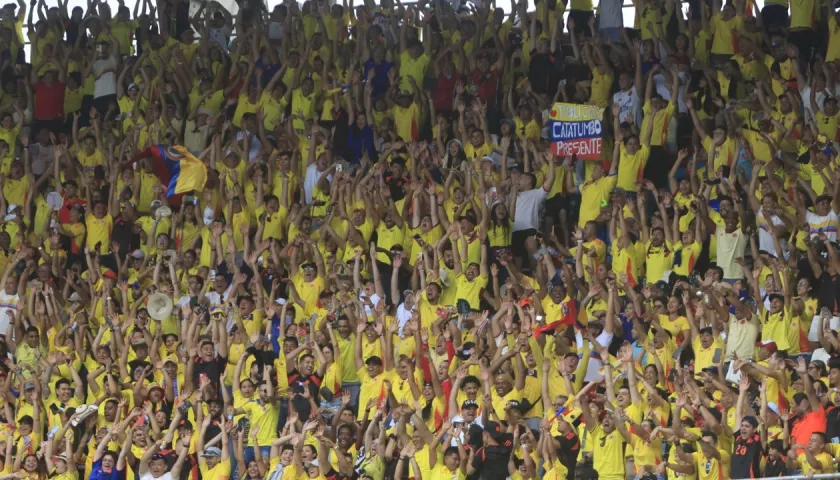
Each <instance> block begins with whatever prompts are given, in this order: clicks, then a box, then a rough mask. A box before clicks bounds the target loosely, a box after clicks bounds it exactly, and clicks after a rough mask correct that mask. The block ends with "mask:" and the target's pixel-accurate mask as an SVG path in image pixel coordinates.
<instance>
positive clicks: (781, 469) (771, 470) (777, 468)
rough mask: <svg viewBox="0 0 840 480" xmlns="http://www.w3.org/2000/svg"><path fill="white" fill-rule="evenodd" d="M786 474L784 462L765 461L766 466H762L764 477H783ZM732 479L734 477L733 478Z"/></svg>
mask: <svg viewBox="0 0 840 480" xmlns="http://www.w3.org/2000/svg"><path fill="white" fill-rule="evenodd" d="M787 474H788V469H787V465H785V462H784V460H781V459H779V460H772V459H770V458H768V459H767V464H766V465H764V476H765V477H785V476H787ZM733 478H734V477H733Z"/></svg>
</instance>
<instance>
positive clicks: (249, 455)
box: [242, 445, 271, 472]
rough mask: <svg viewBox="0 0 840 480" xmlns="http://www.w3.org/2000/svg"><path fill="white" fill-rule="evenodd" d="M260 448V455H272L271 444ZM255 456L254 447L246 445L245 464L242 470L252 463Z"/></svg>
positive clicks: (265, 456) (266, 456)
mask: <svg viewBox="0 0 840 480" xmlns="http://www.w3.org/2000/svg"><path fill="white" fill-rule="evenodd" d="M259 448H260V455H261V456H262V458H269V457H270V456H271V445H269V446H267V447H259ZM254 458H255V457H254V447H245V452H244V458H243V460H245V465H243V466H242V471H243V472H244V471H245V469H246V468H248V464H249V463H251V460H253V459H254Z"/></svg>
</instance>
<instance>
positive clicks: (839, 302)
mask: <svg viewBox="0 0 840 480" xmlns="http://www.w3.org/2000/svg"><path fill="white" fill-rule="evenodd" d="M819 282H820V284H819V288H818V289H817V299H818V300H819V307H820V309H822V308H823V307H827V308H828V310H829V311H830V312H831V313H834V314H836V313H838V311H840V275H829V273H828V272H826V271H823V272H822V275H820V279H819Z"/></svg>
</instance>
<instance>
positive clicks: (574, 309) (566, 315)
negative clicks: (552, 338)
mask: <svg viewBox="0 0 840 480" xmlns="http://www.w3.org/2000/svg"><path fill="white" fill-rule="evenodd" d="M578 310H580V302H578V301H577V300H574V299H570V300H567V301H565V302H563V306H562V310H561V313H562V315H563V316H562V317H560V319H559V320H557V321H554V322H551V323H549V324H548V325H545V326H542V327H540V328H538V329H536V330H534V335H536V337H537V338H539V336H540V335H542V334H543V333H546V332H552V331H554V330H556V329H557V328H558V327H560V326H563V325H574V324H575V323H578V322H577V319H578Z"/></svg>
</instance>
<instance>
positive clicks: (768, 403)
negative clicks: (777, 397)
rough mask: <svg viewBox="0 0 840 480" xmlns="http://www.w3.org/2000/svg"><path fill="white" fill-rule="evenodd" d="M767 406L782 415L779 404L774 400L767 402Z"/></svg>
mask: <svg viewBox="0 0 840 480" xmlns="http://www.w3.org/2000/svg"><path fill="white" fill-rule="evenodd" d="M767 408H768V409H770V410H771V411H772V412H773V413H775V414H776V415H781V414H782V413H781V411H780V410H779V406H778V405H776V404H775V403H774V402H767Z"/></svg>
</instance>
